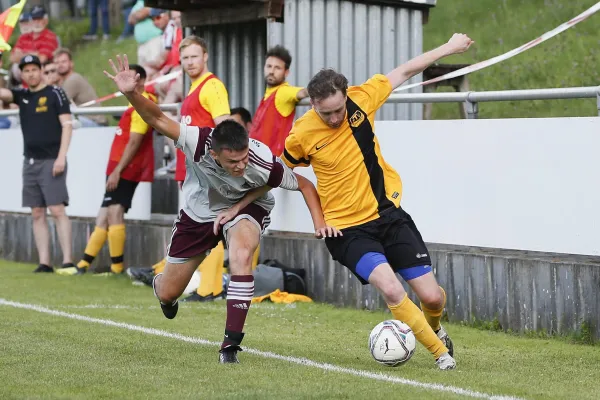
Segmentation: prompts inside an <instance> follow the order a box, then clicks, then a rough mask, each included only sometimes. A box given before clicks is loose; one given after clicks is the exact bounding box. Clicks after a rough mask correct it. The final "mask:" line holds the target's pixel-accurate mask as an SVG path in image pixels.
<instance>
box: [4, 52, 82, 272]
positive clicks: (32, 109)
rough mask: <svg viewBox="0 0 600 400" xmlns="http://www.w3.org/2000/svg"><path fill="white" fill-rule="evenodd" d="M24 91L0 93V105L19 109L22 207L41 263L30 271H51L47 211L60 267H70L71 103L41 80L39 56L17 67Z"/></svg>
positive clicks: (58, 89) (22, 62)
mask: <svg viewBox="0 0 600 400" xmlns="http://www.w3.org/2000/svg"><path fill="white" fill-rule="evenodd" d="M19 68H20V69H21V76H22V79H23V81H24V82H25V83H26V84H27V87H28V88H27V89H13V90H8V89H0V100H2V101H4V102H5V103H15V104H17V105H18V106H19V116H20V118H21V129H22V131H23V148H24V153H23V155H24V156H25V160H24V162H23V207H31V215H32V217H33V235H34V238H35V244H36V247H37V251H38V255H39V258H40V265H39V266H38V267H37V269H36V270H35V271H34V272H53V271H54V269H53V268H52V266H51V261H50V235H49V234H48V222H47V221H46V214H47V212H46V209H47V208H48V209H49V210H50V213H51V214H52V216H53V217H54V219H55V221H56V229H57V233H58V239H59V242H60V247H61V249H62V253H63V267H73V263H72V259H71V222H70V221H69V217H67V215H66V213H65V206H67V205H68V204H69V194H68V192H67V151H68V149H69V143H70V142H71V132H72V125H71V124H72V119H71V110H70V107H69V100H68V99H67V96H66V94H65V92H64V91H63V90H62V89H61V88H59V87H57V86H47V85H46V84H45V83H44V81H43V80H42V64H41V62H40V60H39V58H38V57H36V56H34V55H26V56H25V57H23V59H22V60H21V62H20V63H19Z"/></svg>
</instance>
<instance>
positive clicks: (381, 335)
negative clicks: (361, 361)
mask: <svg viewBox="0 0 600 400" xmlns="http://www.w3.org/2000/svg"><path fill="white" fill-rule="evenodd" d="M415 346H416V339H415V335H414V334H413V332H412V329H410V327H409V326H408V325H406V324H405V323H404V322H402V321H398V320H387V321H383V322H380V323H379V324H377V326H376V327H375V328H373V330H372V331H371V335H370V336H369V350H371V355H372V356H373V358H374V359H375V361H377V362H378V363H380V364H383V365H387V366H388V367H396V366H398V365H400V364H403V363H405V362H407V361H408V360H410V358H411V357H412V355H413V354H414V353H415Z"/></svg>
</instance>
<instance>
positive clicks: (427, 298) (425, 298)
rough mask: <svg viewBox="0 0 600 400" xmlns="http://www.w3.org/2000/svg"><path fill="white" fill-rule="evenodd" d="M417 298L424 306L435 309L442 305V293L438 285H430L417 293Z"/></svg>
mask: <svg viewBox="0 0 600 400" xmlns="http://www.w3.org/2000/svg"><path fill="white" fill-rule="evenodd" d="M419 300H421V303H423V304H424V305H425V307H427V308H429V309H432V310H436V309H439V308H441V307H443V306H444V295H443V294H442V290H441V289H440V287H439V286H435V287H432V288H431V289H429V290H426V291H424V292H421V293H419Z"/></svg>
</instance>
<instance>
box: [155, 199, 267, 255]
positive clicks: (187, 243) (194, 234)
mask: <svg viewBox="0 0 600 400" xmlns="http://www.w3.org/2000/svg"><path fill="white" fill-rule="evenodd" d="M242 219H247V220H249V221H250V222H252V223H253V224H255V225H256V227H257V228H259V230H260V233H261V234H262V233H263V232H264V230H265V229H266V228H267V227H268V226H269V223H270V222H271V218H270V217H269V212H268V211H267V210H265V209H264V208H262V207H260V206H258V205H256V204H254V203H250V204H249V205H248V206H246V207H245V208H243V209H242V211H240V213H239V214H238V215H237V216H236V217H235V218H234V219H232V220H231V221H229V222H228V223H226V224H225V226H224V227H223V228H222V229H221V230H220V231H219V234H218V235H215V233H214V232H213V226H214V223H213V222H196V221H194V220H193V219H191V218H190V217H189V216H188V215H187V214H186V213H185V212H183V210H181V211H179V216H178V218H177V219H176V220H175V224H174V225H173V234H172V235H171V242H170V243H169V247H167V261H168V262H169V263H171V264H182V263H184V262H186V261H188V260H189V259H190V258H192V257H196V256H199V255H202V254H207V253H208V252H209V251H210V250H211V249H213V248H215V247H216V246H217V244H219V241H221V240H223V243H225V245H226V244H227V241H226V240H224V239H226V238H227V231H228V230H229V229H230V228H231V227H232V226H234V225H235V224H236V223H238V222H239V221H240V220H242ZM223 233H225V235H223Z"/></svg>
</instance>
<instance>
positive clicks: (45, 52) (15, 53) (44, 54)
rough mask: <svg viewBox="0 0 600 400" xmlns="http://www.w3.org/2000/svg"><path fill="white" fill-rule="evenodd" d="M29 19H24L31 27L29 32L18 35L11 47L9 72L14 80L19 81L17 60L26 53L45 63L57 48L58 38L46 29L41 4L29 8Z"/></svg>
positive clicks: (44, 15)
mask: <svg viewBox="0 0 600 400" xmlns="http://www.w3.org/2000/svg"><path fill="white" fill-rule="evenodd" d="M30 16H31V21H30V22H27V21H24V23H25V24H29V25H26V26H28V27H29V29H31V31H30V32H29V33H26V34H23V35H21V36H19V38H18V39H17V42H16V43H15V45H14V47H13V49H12V50H11V52H10V62H11V63H12V67H11V73H12V76H13V78H14V79H15V80H17V81H18V82H20V81H21V70H20V68H19V67H18V65H19V62H20V61H21V60H22V59H23V57H25V56H26V55H28V54H29V55H34V56H37V58H38V59H39V60H40V62H42V63H45V62H46V61H48V60H49V59H51V58H52V53H54V50H56V49H57V48H58V38H57V37H56V34H55V33H54V32H52V31H51V30H50V29H48V14H47V13H46V9H44V7H42V6H35V7H33V8H32V9H31V13H30Z"/></svg>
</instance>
